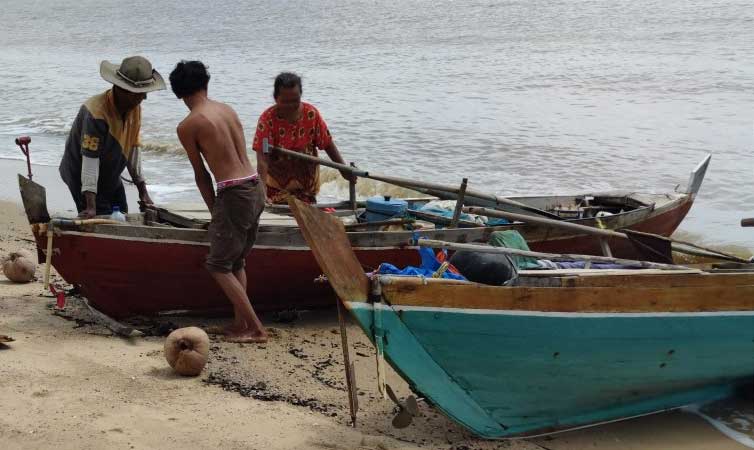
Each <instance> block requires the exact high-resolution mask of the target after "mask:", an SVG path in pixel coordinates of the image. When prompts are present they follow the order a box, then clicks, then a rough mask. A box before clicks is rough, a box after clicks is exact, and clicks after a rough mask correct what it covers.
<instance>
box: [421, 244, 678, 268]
mask: <svg viewBox="0 0 754 450" xmlns="http://www.w3.org/2000/svg"><path fill="white" fill-rule="evenodd" d="M412 244H413V245H418V246H420V247H429V248H447V249H448V250H467V251H472V252H480V253H497V254H504V255H517V256H530V257H532V258H537V259H549V260H551V261H589V262H595V263H609V264H622V265H627V266H639V267H642V268H646V269H662V270H679V269H680V270H688V269H689V268H688V267H685V266H677V265H674V264H661V263H653V262H649V261H636V260H632V259H622V258H611V257H608V256H591V255H571V254H557V253H540V252H532V251H527V250H518V249H513V248H506V247H491V246H488V245H483V244H456V243H453V242H445V241H435V240H432V239H419V240H418V241H412Z"/></svg>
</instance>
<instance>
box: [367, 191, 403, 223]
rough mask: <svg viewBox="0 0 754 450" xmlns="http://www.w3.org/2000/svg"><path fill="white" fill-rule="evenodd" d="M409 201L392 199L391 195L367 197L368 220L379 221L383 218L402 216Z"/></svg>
mask: <svg viewBox="0 0 754 450" xmlns="http://www.w3.org/2000/svg"><path fill="white" fill-rule="evenodd" d="M406 209H408V202H407V201H405V200H401V199H391V198H390V197H389V196H384V197H383V196H381V195H379V196H377V197H369V198H368V199H367V211H366V216H367V222H379V221H381V220H388V219H392V218H393V217H400V216H403V215H404V214H405V213H406Z"/></svg>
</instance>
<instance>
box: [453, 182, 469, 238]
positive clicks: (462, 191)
mask: <svg viewBox="0 0 754 450" xmlns="http://www.w3.org/2000/svg"><path fill="white" fill-rule="evenodd" d="M468 183H469V179H468V178H464V179H463V181H461V188H460V189H459V190H458V199H457V200H456V209H455V210H454V211H453V219H452V220H451V221H450V228H458V221H459V220H460V219H461V212H462V211H463V200H464V197H465V196H466V187H467V185H468Z"/></svg>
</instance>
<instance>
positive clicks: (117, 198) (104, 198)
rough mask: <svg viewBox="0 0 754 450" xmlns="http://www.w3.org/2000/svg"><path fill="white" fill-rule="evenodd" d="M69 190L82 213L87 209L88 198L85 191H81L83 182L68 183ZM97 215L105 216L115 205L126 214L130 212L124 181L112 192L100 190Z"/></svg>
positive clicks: (77, 208)
mask: <svg viewBox="0 0 754 450" xmlns="http://www.w3.org/2000/svg"><path fill="white" fill-rule="evenodd" d="M68 190H70V191H71V195H72V196H73V201H74V202H75V203H76V210H77V211H78V212H79V213H80V212H81V211H83V210H85V209H86V198H85V197H84V193H83V192H81V184H80V183H75V185H73V186H71V185H68ZM96 204H97V215H98V216H104V215H108V214H111V213H112V212H113V206H119V207H120V212H122V213H123V214H126V213H127V212H128V202H127V201H126V189H125V188H124V187H123V183H120V184H118V186H117V187H115V189H113V190H112V191H110V192H105V191H100V192H98V193H97V200H96Z"/></svg>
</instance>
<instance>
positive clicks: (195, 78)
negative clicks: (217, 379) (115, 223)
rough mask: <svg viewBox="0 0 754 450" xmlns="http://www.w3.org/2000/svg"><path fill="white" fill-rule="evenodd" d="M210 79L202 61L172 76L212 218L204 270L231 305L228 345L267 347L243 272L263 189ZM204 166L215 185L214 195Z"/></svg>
mask: <svg viewBox="0 0 754 450" xmlns="http://www.w3.org/2000/svg"><path fill="white" fill-rule="evenodd" d="M209 79H210V76H209V72H207V67H206V66H205V65H204V64H203V63H201V62H200V61H181V62H180V63H178V64H177V65H176V67H175V69H174V70H173V72H171V73H170V87H171V89H172V90H173V93H175V95H176V97H178V98H180V99H181V100H183V102H184V103H185V104H186V106H187V107H188V109H189V111H190V112H189V114H188V116H186V118H185V119H184V120H183V121H182V122H181V123H180V124H179V125H178V130H177V131H178V139H180V141H181V144H182V145H183V148H184V149H185V150H186V155H187V156H188V158H189V161H190V162H191V167H192V168H193V169H194V179H195V180H196V185H197V187H198V188H199V191H200V192H201V193H202V197H203V198H204V202H205V203H206V204H207V208H208V209H209V210H210V212H211V213H212V221H211V222H210V224H209V229H208V230H207V235H208V237H209V252H208V255H207V261H206V263H205V266H206V267H207V270H208V271H209V273H210V275H212V277H213V278H214V279H215V281H216V282H217V284H218V285H219V286H220V288H221V289H222V290H223V292H224V293H225V295H226V296H227V298H228V300H230V302H231V304H232V305H233V313H234V314H233V315H234V319H233V323H232V324H231V325H230V326H229V327H227V328H226V330H225V335H226V336H225V338H226V340H229V341H232V342H265V341H266V340H267V332H266V331H265V329H264V326H263V325H262V322H261V321H260V320H259V317H257V315H256V313H255V312H254V308H253V307H252V306H251V301H250V300H249V296H248V293H247V279H246V268H245V266H246V258H247V257H248V255H249V252H250V251H251V249H252V247H253V246H254V242H255V240H256V235H257V228H258V226H259V217H260V216H261V215H262V211H263V210H264V189H263V187H262V185H261V184H260V182H259V179H258V178H257V177H254V176H253V175H254V173H253V170H252V168H251V163H250V162H249V158H248V157H247V156H246V141H245V139H244V135H243V127H242V126H241V121H240V120H239V119H238V115H237V114H236V113H235V111H233V109H232V108H231V107H230V106H228V105H225V104H223V103H220V102H217V101H214V100H210V99H209V97H207V85H208V84H209ZM202 157H203V159H202ZM205 160H206V161H207V165H208V166H209V170H210V171H211V172H212V174H213V175H214V176H215V180H216V181H217V182H218V186H217V193H215V187H214V186H213V185H212V176H211V175H210V173H209V172H208V171H207V168H206V167H205V165H204V161H205ZM231 181H232V182H231ZM229 182H230V183H229Z"/></svg>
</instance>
